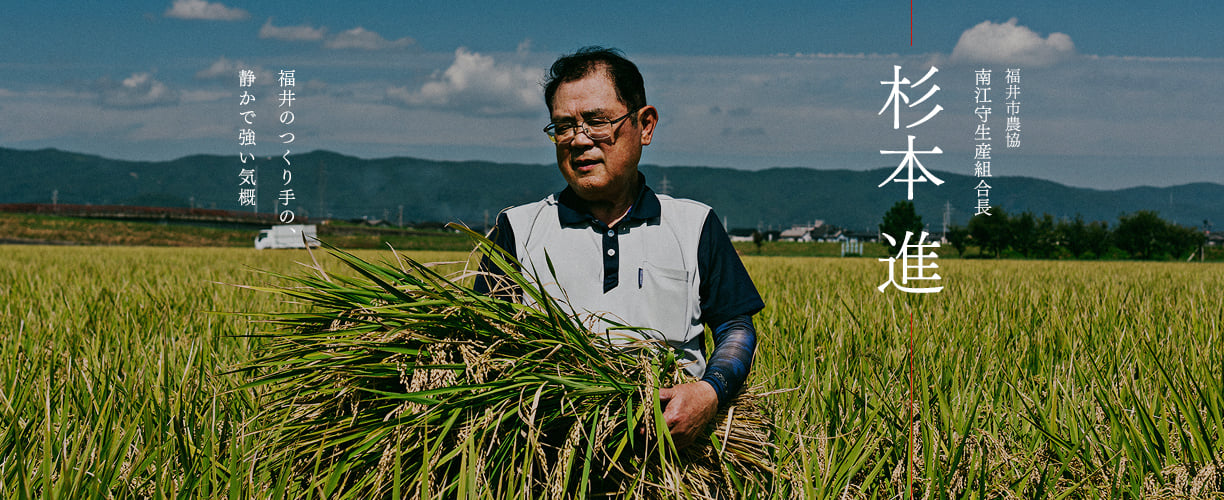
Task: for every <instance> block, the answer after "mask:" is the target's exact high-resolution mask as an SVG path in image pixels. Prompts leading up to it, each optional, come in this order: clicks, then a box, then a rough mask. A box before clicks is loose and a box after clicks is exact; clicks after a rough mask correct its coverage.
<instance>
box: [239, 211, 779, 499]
mask: <svg viewBox="0 0 1224 500" xmlns="http://www.w3.org/2000/svg"><path fill="white" fill-rule="evenodd" d="M455 228H456V229H458V230H460V231H462V232H465V233H467V234H468V235H469V236H470V237H472V238H473V241H474V242H475V245H476V251H478V252H480V253H481V254H482V255H483V256H485V257H487V258H488V261H489V262H492V264H493V265H494V266H496V267H497V268H498V270H500V271H501V273H503V274H504V275H505V276H506V277H507V278H508V279H510V280H511V281H512V282H513V283H514V284H516V285H517V286H519V287H520V289H521V290H523V293H524V294H526V295H528V296H529V297H530V298H531V299H532V300H534V301H535V304H534V306H533V307H528V306H525V305H523V304H521V303H517V302H510V301H506V300H502V299H500V298H497V297H490V296H485V295H482V294H479V293H477V292H475V291H474V290H472V289H471V288H470V287H466V286H463V285H461V284H459V283H457V281H456V278H455V277H454V276H450V277H448V276H444V275H442V274H440V273H439V272H438V271H437V270H436V269H435V268H434V267H432V266H430V265H427V264H422V263H419V262H416V261H414V260H412V259H411V258H409V257H407V256H403V255H398V254H397V255H396V264H395V265H394V266H392V265H383V264H374V263H370V262H367V261H364V260H362V259H360V258H358V257H356V256H354V255H352V254H350V253H347V252H345V251H343V250H340V249H338V248H335V247H333V246H331V245H328V244H323V247H324V248H325V249H326V250H327V251H328V253H330V254H331V255H332V256H333V257H335V258H337V259H338V260H340V261H341V262H343V263H344V264H345V265H346V266H348V267H349V268H350V269H352V270H353V271H354V272H356V273H357V277H344V276H339V275H330V276H328V275H325V274H319V275H317V276H281V279H282V280H283V282H284V283H283V284H282V285H280V286H276V287H264V288H263V289H264V290H268V291H273V292H276V293H280V294H283V295H286V296H289V297H293V298H295V299H297V300H299V301H304V302H306V303H307V304H309V305H310V306H311V308H310V311H308V312H306V313H271V314H267V315H266V316H267V317H269V318H270V321H271V323H270V324H272V325H274V326H275V327H276V331H275V332H274V335H273V336H272V340H271V342H270V343H269V344H268V345H267V346H266V348H265V349H264V350H263V351H262V352H260V353H259V355H258V356H257V357H256V358H255V359H253V360H252V361H251V362H249V363H248V364H247V365H245V366H243V367H242V368H241V369H242V370H247V372H248V373H251V374H253V378H252V380H251V381H250V382H248V384H246V386H244V388H254V389H257V390H260V391H262V396H263V400H264V401H267V404H265V405H264V407H263V409H262V411H260V412H259V413H258V414H257V415H256V416H255V417H254V420H253V421H252V422H250V423H249V426H250V427H251V428H256V429H260V431H259V433H260V436H261V439H263V440H264V444H265V446H262V447H261V448H262V449H263V450H271V455H270V456H261V457H259V460H258V461H257V467H260V468H262V469H264V470H265V471H266V472H268V473H269V474H273V475H270V476H269V477H276V476H278V475H279V473H280V471H282V470H287V471H289V474H290V476H289V477H290V480H291V481H293V482H295V483H296V484H297V486H299V489H298V490H297V491H303V492H306V491H310V492H315V493H317V492H320V491H332V492H333V493H334V494H335V496H350V497H354V498H372V497H385V496H388V495H390V492H391V491H392V488H393V485H394V484H395V483H396V479H395V478H397V477H401V478H402V480H403V481H406V482H408V483H409V484H411V486H408V487H407V488H405V489H404V490H403V491H409V492H412V494H413V495H416V496H418V497H438V496H443V497H451V496H457V495H459V494H460V492H474V491H481V492H488V494H489V495H490V496H494V497H524V496H529V497H537V496H544V497H562V496H571V493H573V492H582V494H583V495H587V494H595V493H613V494H617V495H624V496H639V497H648V498H674V497H677V496H693V497H698V498H701V497H710V496H711V495H714V494H715V493H716V492H717V491H718V490H722V491H724V492H729V493H731V494H734V493H735V488H734V487H733V481H731V480H730V479H729V478H728V472H730V473H732V474H734V475H735V477H737V478H744V477H749V478H757V479H753V481H754V482H755V483H756V484H768V483H769V481H770V479H769V476H770V475H771V474H772V470H773V469H772V466H771V465H770V464H771V463H772V461H771V455H772V448H771V446H770V445H769V444H768V440H769V429H770V426H769V422H768V420H767V419H766V418H765V417H764V413H763V412H762V409H763V406H762V405H760V401H759V398H758V400H752V399H745V398H746V396H744V395H741V396H740V397H739V398H737V399H736V400H735V401H736V403H734V404H736V405H737V407H736V409H735V410H734V416H735V418H734V419H733V420H729V419H725V418H724V417H719V419H716V421H715V422H716V423H719V422H721V423H722V424H723V425H722V427H721V428H718V429H717V430H716V429H715V427H716V426H715V425H713V424H712V426H711V432H710V435H709V436H706V437H704V438H702V439H701V440H699V442H698V443H697V444H696V445H694V446H692V447H690V448H688V449H686V450H683V451H678V450H676V449H675V447H674V445H673V444H672V443H671V440H670V437H671V436H670V434H669V433H668V431H667V426H666V423H665V422H664V421H663V420H662V408H661V406H660V404H659V400H658V389H659V388H660V387H663V386H665V385H671V384H674V383H677V381H682V380H684V379H683V378H682V377H684V376H685V375H683V373H682V372H681V371H679V370H677V368H676V365H675V363H674V362H669V361H668V359H669V357H670V356H671V352H670V350H669V349H667V348H666V346H661V345H659V344H658V343H656V342H654V341H641V342H640V343H638V344H631V345H632V346H634V347H638V348H634V349H620V348H616V347H611V346H609V345H606V344H607V342H604V341H603V340H601V336H599V335H595V334H592V333H591V332H589V331H587V330H585V329H584V328H583V326H582V324H581V323H580V322H578V321H577V320H575V319H574V318H573V315H571V314H566V313H565V312H564V310H563V306H562V305H561V304H559V303H558V301H556V300H554V299H553V298H552V297H550V296H549V295H548V293H547V292H546V291H545V290H544V289H543V287H541V286H538V285H534V283H539V282H540V280H531V279H528V277H526V276H524V275H523V274H522V273H521V272H519V271H518V269H521V267H518V266H519V263H518V262H517V261H516V260H514V257H513V256H511V255H508V254H507V253H506V252H505V251H503V250H502V249H500V248H498V247H497V246H496V245H494V244H493V243H492V242H491V241H489V240H488V239H487V238H484V237H483V236H482V235H480V234H478V233H475V232H474V231H471V230H470V229H467V228H464V227H461V226H457V227H455ZM315 267H316V268H318V265H317V262H316V266H315ZM468 274H470V273H468ZM641 347H647V348H641ZM740 401H743V403H739V402H740ZM726 412H727V410H726V409H723V410H722V413H721V414H725V413H726ZM639 429H640V430H641V431H642V433H641V434H640V435H639V434H638V432H639ZM711 439H716V440H717V441H718V443H719V448H718V449H715V448H713V447H712V446H711ZM745 440H747V441H745ZM250 458H251V459H252V460H254V458H255V457H250ZM757 491H763V490H759V489H758V490H757ZM465 494H466V493H465Z"/></svg>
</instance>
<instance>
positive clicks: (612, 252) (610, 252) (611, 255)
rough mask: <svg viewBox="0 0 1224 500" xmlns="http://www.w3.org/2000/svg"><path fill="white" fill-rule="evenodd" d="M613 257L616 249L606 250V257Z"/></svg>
mask: <svg viewBox="0 0 1224 500" xmlns="http://www.w3.org/2000/svg"><path fill="white" fill-rule="evenodd" d="M614 256H616V249H615V248H609V249H608V257H614Z"/></svg>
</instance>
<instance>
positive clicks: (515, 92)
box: [387, 47, 544, 116]
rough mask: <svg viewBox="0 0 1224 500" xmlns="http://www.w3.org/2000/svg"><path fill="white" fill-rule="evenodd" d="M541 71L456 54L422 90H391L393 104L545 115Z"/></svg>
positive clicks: (464, 51)
mask: <svg viewBox="0 0 1224 500" xmlns="http://www.w3.org/2000/svg"><path fill="white" fill-rule="evenodd" d="M539 76H540V74H539V72H538V71H535V70H529V69H526V68H524V67H522V66H520V65H508V64H499V63H497V62H496V61H494V60H493V57H492V56H485V55H481V54H478V53H475V52H468V50H467V49H465V48H463V47H460V48H459V49H457V50H455V60H454V62H452V63H451V65H450V67H449V68H446V71H444V72H442V74H440V75H439V74H435V75H434V76H433V78H431V80H430V81H429V82H426V83H425V84H424V85H422V86H421V88H420V89H419V90H416V91H410V90H408V89H407V88H405V87H393V88H390V89H387V98H388V99H390V100H391V101H394V102H397V103H402V104H408V105H412V106H424V107H433V108H445V109H453V110H456V111H459V112H461V113H465V114H474V115H481V116H506V115H528V114H534V113H539V112H542V110H543V109H544V106H543V99H542V97H541V93H540V87H539V84H538V81H537V79H538V78H539Z"/></svg>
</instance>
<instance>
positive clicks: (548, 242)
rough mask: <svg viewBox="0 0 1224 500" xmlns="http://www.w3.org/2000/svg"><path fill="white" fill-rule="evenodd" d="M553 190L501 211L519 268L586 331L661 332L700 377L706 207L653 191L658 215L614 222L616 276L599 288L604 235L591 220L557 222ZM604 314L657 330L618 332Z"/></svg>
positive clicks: (649, 334)
mask: <svg viewBox="0 0 1224 500" xmlns="http://www.w3.org/2000/svg"><path fill="white" fill-rule="evenodd" d="M556 196H557V195H555V194H554V195H550V196H549V197H548V198H545V199H543V200H541V201H538V202H535V203H531V204H528V205H522V206H518V207H514V208H511V209H508V210H507V211H506V216H507V219H508V220H509V222H510V226H511V228H512V229H513V231H514V244H515V255H516V256H517V257H518V259H519V261H520V262H522V264H523V274H524V275H526V277H527V278H528V279H534V277H535V276H538V277H539V279H540V280H541V281H542V282H543V284H544V290H545V291H546V292H548V294H549V295H551V296H552V297H553V298H554V299H556V300H558V301H559V302H561V303H562V307H563V308H572V312H574V313H577V315H578V318H579V319H580V320H581V321H583V324H584V325H586V326H587V327H588V328H590V329H591V331H593V332H596V333H605V332H608V331H609V328H612V330H611V332H610V333H611V334H612V335H613V336H615V335H617V334H618V333H620V334H622V335H626V336H630V337H637V338H642V337H649V338H654V339H658V340H664V341H666V342H667V343H668V344H669V345H670V346H671V347H672V348H673V349H675V350H677V351H679V352H678V354H679V355H680V356H679V357H680V358H681V364H682V365H684V367H685V370H686V371H687V372H688V373H689V374H690V375H693V376H694V377H697V378H700V377H701V376H702V374H704V373H705V358H704V356H702V354H701V343H702V334H703V331H704V327H703V326H702V323H701V297H700V294H699V292H698V286H699V285H700V284H701V276H699V273H698V272H697V246H698V242H699V240H700V238H701V229H702V226H703V225H704V223H705V220H706V217H707V216H708V214H709V212H710V207H709V206H706V205H704V204H701V203H698V202H695V201H692V200H685V199H676V198H672V197H670V196H666V195H657V196H658V199H659V205H660V214H661V215H660V216H659V218H658V219H649V220H645V221H643V220H638V219H629V218H626V219H625V220H623V221H621V222H620V223H619V224H618V227H617V228H616V231H617V236H616V238H617V243H618V246H619V247H620V248H619V250H618V251H617V253H618V254H619V260H620V265H619V284H618V285H617V286H616V287H615V288H613V289H611V290H609V291H608V292H607V293H604V291H603V283H604V272H603V268H604V263H603V259H604V255H605V252H606V250H605V249H604V248H603V235H602V234H600V233H598V232H596V231H595V229H594V228H593V227H591V226H590V225H589V224H581V225H574V226H568V227H562V226H561V223H560V221H559V219H558V215H557V199H556ZM545 255H547V257H548V258H549V259H551V260H552V265H553V269H554V270H555V271H556V274H555V275H554V274H553V273H552V272H550V271H549V266H548V261H546V260H545ZM605 320H610V321H613V322H616V323H620V324H623V325H627V326H637V327H647V328H651V329H653V330H655V331H644V332H641V333H637V332H621V331H620V330H617V329H616V328H615V325H613V324H609V323H608V321H605ZM685 363H687V364H685Z"/></svg>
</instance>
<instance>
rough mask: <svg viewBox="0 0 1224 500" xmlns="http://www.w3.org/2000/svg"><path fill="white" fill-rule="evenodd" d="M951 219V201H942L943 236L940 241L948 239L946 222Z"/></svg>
mask: <svg viewBox="0 0 1224 500" xmlns="http://www.w3.org/2000/svg"><path fill="white" fill-rule="evenodd" d="M951 221H952V202H950V201H944V213H943V236H942V237H940V241H948V223H949V222H951Z"/></svg>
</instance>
